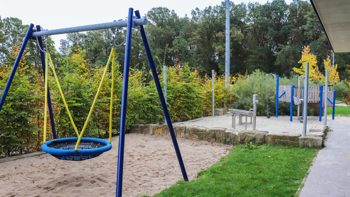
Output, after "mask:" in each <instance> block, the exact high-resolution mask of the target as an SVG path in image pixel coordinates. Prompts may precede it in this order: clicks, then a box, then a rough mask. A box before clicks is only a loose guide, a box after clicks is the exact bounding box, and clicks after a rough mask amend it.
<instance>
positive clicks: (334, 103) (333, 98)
mask: <svg viewBox="0 0 350 197" xmlns="http://www.w3.org/2000/svg"><path fill="white" fill-rule="evenodd" d="M334 114H335V90H333V112H332V119H333V120H334Z"/></svg>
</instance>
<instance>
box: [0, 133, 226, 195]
mask: <svg viewBox="0 0 350 197" xmlns="http://www.w3.org/2000/svg"><path fill="white" fill-rule="evenodd" d="M118 139H119V138H118V137H115V138H113V141H112V144H113V149H112V150H110V151H109V152H106V153H104V154H102V155H101V156H99V157H98V158H94V159H91V160H87V161H81V162H69V161H61V160H58V159H56V158H54V157H52V156H51V155H48V154H43V155H40V156H33V157H28V158H23V159H18V160H15V161H8V162H3V163H0V196H1V197H2V196H4V197H8V196H16V197H17V196H38V197H39V196H42V197H43V196H45V197H46V196H55V197H57V196H61V197H64V196H115V190H116V176H117V175H116V174H117V156H118V153H117V152H118V151H117V150H118ZM178 143H179V146H180V149H181V154H182V156H183V160H184V163H185V167H186V170H187V174H188V178H189V179H190V180H193V179H195V178H196V177H197V173H198V172H199V171H201V170H204V169H207V168H208V167H210V166H211V165H213V164H214V163H217V162H219V161H220V158H221V157H222V156H225V155H227V154H228V153H229V151H230V150H231V148H232V146H231V145H223V144H217V143H213V144H212V143H209V142H204V141H191V140H187V139H183V138H178ZM125 144H126V147H125V159H124V182H123V196H142V195H153V194H156V193H159V192H160V191H162V190H163V189H165V188H167V187H169V186H171V185H172V184H174V183H176V181H178V180H180V179H182V174H181V170H180V167H179V164H178V161H177V158H176V154H175V150H174V147H173V146H172V141H171V138H170V137H169V136H152V135H141V134H127V135H126V141H125ZM5 159H6V158H5Z"/></svg>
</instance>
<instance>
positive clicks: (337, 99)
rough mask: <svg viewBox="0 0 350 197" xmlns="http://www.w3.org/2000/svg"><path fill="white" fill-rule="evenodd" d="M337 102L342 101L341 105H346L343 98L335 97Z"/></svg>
mask: <svg viewBox="0 0 350 197" xmlns="http://www.w3.org/2000/svg"><path fill="white" fill-rule="evenodd" d="M335 100H336V101H341V103H344V100H343V98H341V97H335Z"/></svg>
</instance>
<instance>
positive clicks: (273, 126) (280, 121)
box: [174, 115, 350, 135]
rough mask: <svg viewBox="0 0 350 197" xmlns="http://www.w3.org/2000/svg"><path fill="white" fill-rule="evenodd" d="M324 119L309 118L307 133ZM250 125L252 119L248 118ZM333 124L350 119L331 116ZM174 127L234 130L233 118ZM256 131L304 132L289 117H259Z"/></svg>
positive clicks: (228, 117) (237, 126)
mask: <svg viewBox="0 0 350 197" xmlns="http://www.w3.org/2000/svg"><path fill="white" fill-rule="evenodd" d="M323 121H324V119H323V118H322V122H319V118H318V116H317V117H316V116H308V118H307V131H309V129H310V128H312V127H315V126H322V125H323V124H324V122H323ZM242 122H243V124H242V125H238V118H237V119H236V130H238V131H239V130H244V129H245V125H244V122H245V118H244V117H243V118H242ZM248 123H250V118H248ZM332 123H350V117H344V116H336V117H335V119H334V120H332V117H331V116H328V117H327V125H330V124H332ZM174 125H186V126H204V127H208V128H210V127H224V128H232V116H228V115H224V116H214V117H213V116H209V117H204V118H198V119H195V120H190V121H186V122H178V123H174ZM252 127H253V126H252V124H248V125H247V130H252ZM256 129H257V130H259V131H268V132H269V133H271V134H286V135H288V134H301V133H302V131H303V123H301V122H300V121H298V120H297V117H295V116H294V117H293V121H292V122H290V117H289V116H278V118H276V117H270V118H267V117H266V116H257V118H256Z"/></svg>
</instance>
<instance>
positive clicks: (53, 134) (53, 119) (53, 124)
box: [36, 25, 57, 139]
mask: <svg viewBox="0 0 350 197" xmlns="http://www.w3.org/2000/svg"><path fill="white" fill-rule="evenodd" d="M36 30H37V31H38V32H40V31H41V29H40V25H37V26H36ZM38 41H39V45H40V48H42V49H43V48H44V47H43V40H42V37H38ZM46 50H47V49H46ZM39 53H40V59H41V67H42V69H43V76H44V80H45V54H44V53H43V52H42V51H41V50H39ZM50 95H51V94H50V88H49V85H48V87H47V103H48V106H47V107H48V108H49V114H50V121H51V129H52V137H53V139H57V134H56V127H55V117H54V116H53V110H52V103H51V96H50ZM45 108H46V106H45ZM45 110H46V109H45Z"/></svg>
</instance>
